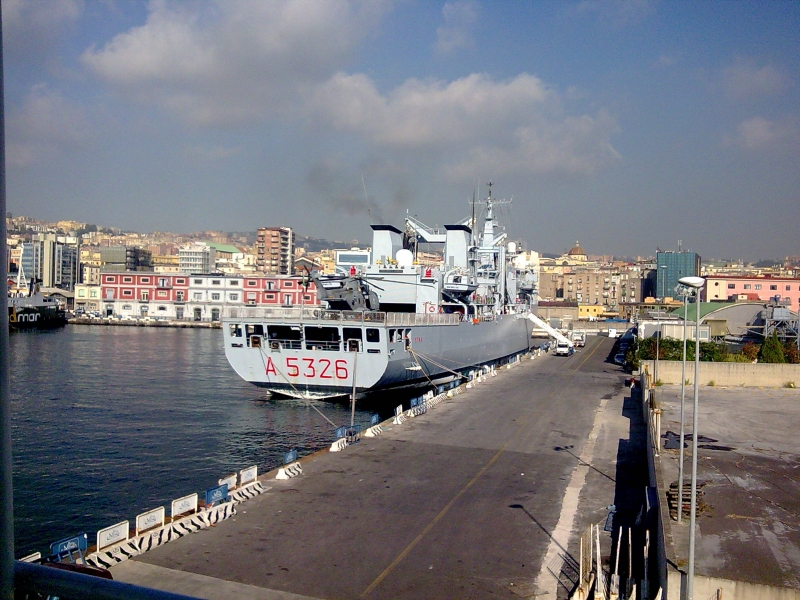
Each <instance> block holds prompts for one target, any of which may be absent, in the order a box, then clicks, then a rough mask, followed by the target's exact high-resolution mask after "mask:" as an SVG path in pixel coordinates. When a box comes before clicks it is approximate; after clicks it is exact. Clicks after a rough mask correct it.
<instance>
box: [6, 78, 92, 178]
mask: <svg viewBox="0 0 800 600" xmlns="http://www.w3.org/2000/svg"><path fill="white" fill-rule="evenodd" d="M7 130H8V139H7V155H8V163H9V166H12V167H27V166H30V165H33V164H36V163H38V162H41V161H43V160H46V159H47V158H48V157H50V156H54V155H56V154H58V153H59V152H63V151H65V150H71V149H74V148H76V147H78V146H79V145H80V144H81V143H82V142H83V141H84V140H86V138H87V137H88V126H87V121H86V118H85V116H84V113H83V111H82V110H81V109H80V108H78V107H77V106H75V105H73V104H71V103H70V102H69V101H67V100H66V99H65V98H64V97H63V96H62V95H61V94H60V93H59V92H57V91H53V90H50V89H49V88H48V87H47V86H45V85H38V86H36V87H34V88H33V90H32V91H31V93H30V94H29V95H28V96H27V97H26V98H25V99H24V101H23V104H22V106H19V107H13V106H11V107H9V114H8V119H7Z"/></svg>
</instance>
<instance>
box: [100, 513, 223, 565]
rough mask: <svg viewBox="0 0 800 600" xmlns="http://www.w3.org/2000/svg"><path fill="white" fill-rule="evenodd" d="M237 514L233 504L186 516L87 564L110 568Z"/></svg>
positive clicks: (123, 543) (131, 539)
mask: <svg viewBox="0 0 800 600" xmlns="http://www.w3.org/2000/svg"><path fill="white" fill-rule="evenodd" d="M235 514H236V508H235V506H234V505H233V503H231V502H225V503H223V504H219V505H217V506H213V507H211V508H210V509H208V510H201V511H200V512H197V513H195V514H193V515H190V516H188V517H184V518H182V519H179V520H177V521H173V522H172V523H167V524H166V525H164V526H163V527H159V528H158V529H154V530H151V531H148V532H147V533H144V534H142V535H139V536H136V537H133V538H130V539H128V540H125V541H124V542H122V543H120V544H117V545H114V546H111V547H109V548H106V549H103V550H101V551H98V552H93V553H92V554H90V555H89V556H87V557H86V562H87V563H89V564H90V565H93V566H95V567H102V568H104V569H108V568H109V567H112V566H114V565H115V564H118V563H121V562H122V561H125V560H128V559H129V558H133V557H134V556H138V555H140V554H144V553H145V552H147V551H148V550H152V549H153V548H157V547H158V546H161V545H163V544H166V543H167V542H171V541H173V540H176V539H178V538H181V537H183V536H185V535H189V534H190V533H194V532H195V531H200V530H201V529H206V528H207V527H210V526H211V525H215V524H217V523H219V522H220V521H223V520H225V519H227V518H229V517H232V516H234V515H235Z"/></svg>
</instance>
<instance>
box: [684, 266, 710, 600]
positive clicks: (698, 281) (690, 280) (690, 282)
mask: <svg viewBox="0 0 800 600" xmlns="http://www.w3.org/2000/svg"><path fill="white" fill-rule="evenodd" d="M705 282H706V280H705V279H703V278H702V277H684V278H682V279H680V280H679V281H678V283H681V284H683V285H686V286H689V287H691V288H694V290H695V309H696V310H695V319H694V410H693V414H692V498H691V504H690V507H689V511H690V514H689V569H688V571H689V572H688V574H687V578H686V597H687V599H688V600H692V598H693V592H694V548H695V537H696V536H695V525H696V519H697V515H696V514H695V513H696V512H697V438H698V437H699V436H698V434H697V413H698V390H699V383H698V378H699V377H698V376H699V374H700V288H702V287H703V285H704V284H705ZM681 485H683V482H681ZM681 508H682V507H681Z"/></svg>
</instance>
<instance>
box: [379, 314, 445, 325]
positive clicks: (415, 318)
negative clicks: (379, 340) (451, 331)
mask: <svg viewBox="0 0 800 600" xmlns="http://www.w3.org/2000/svg"><path fill="white" fill-rule="evenodd" d="M460 322H461V315H460V314H457V313H450V314H439V313H430V314H424V315H421V314H418V313H386V325H388V326H393V327H407V326H412V325H417V326H419V325H422V326H425V325H458V324H459V323H460Z"/></svg>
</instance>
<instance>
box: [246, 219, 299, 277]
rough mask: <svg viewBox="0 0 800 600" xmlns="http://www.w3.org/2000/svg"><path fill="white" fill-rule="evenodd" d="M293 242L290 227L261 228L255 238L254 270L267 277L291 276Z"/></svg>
mask: <svg viewBox="0 0 800 600" xmlns="http://www.w3.org/2000/svg"><path fill="white" fill-rule="evenodd" d="M294 241H295V235H294V231H292V229H291V228H290V227H261V228H260V229H259V230H258V236H257V238H256V248H255V249H256V251H255V255H256V269H258V271H259V272H261V273H265V274H268V275H291V274H292V260H293V258H294Z"/></svg>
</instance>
